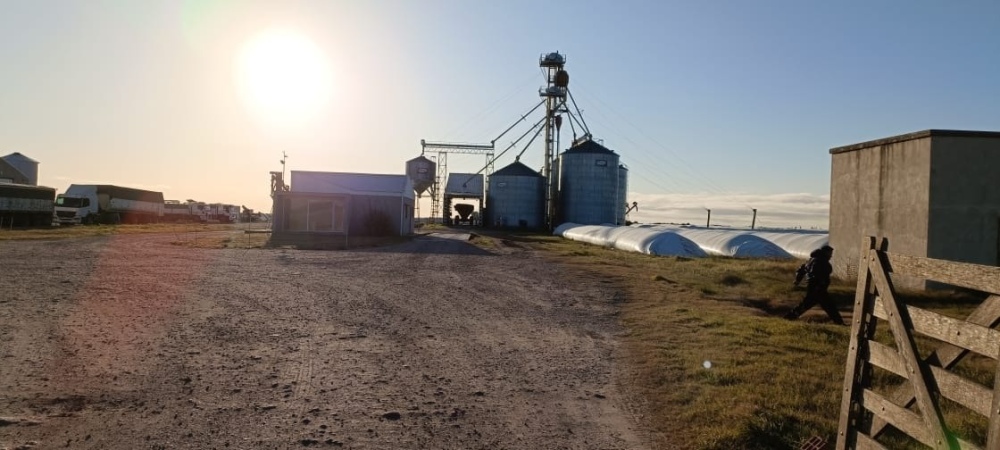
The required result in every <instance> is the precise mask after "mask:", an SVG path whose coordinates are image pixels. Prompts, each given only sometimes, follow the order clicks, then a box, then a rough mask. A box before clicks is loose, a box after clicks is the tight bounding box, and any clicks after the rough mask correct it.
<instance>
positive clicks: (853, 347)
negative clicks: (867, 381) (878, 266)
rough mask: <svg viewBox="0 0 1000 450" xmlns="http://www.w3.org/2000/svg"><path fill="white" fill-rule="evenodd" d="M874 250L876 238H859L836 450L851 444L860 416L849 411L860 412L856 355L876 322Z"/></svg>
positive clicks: (858, 370)
mask: <svg viewBox="0 0 1000 450" xmlns="http://www.w3.org/2000/svg"><path fill="white" fill-rule="evenodd" d="M873 249H875V238H874V237H871V236H869V237H866V238H862V240H861V251H860V252H859V253H860V258H859V261H858V284H857V287H856V288H855V291H854V292H855V294H854V321H853V323H852V324H851V342H850V344H848V350H847V363H846V364H845V366H846V367H845V369H844V388H843V391H842V392H841V395H842V397H841V399H840V422H839V424H838V426H837V444H836V446H835V447H834V448H835V449H836V450H846V449H847V446H848V445H850V442H849V441H851V440H852V439H851V436H852V434H849V432H850V431H851V430H850V428H851V425H852V424H854V423H857V422H858V421H859V419H860V417H856V416H855V414H854V413H852V411H856V412H857V413H860V412H861V411H857V409H858V408H852V405H854V404H855V403H857V401H858V397H859V396H858V393H859V392H860V390H861V389H862V388H863V387H862V386H861V384H862V383H861V382H860V381H861V380H859V378H861V377H859V374H861V373H863V371H862V370H861V369H862V366H863V365H864V361H862V360H861V359H860V358H859V355H860V353H859V351H858V350H859V348H860V343H861V342H862V339H864V340H867V339H869V336H868V334H869V331H868V330H869V329H870V328H871V326H873V325H874V324H875V322H877V320H876V319H875V316H874V315H873V314H872V309H873V308H874V307H875V299H874V296H872V295H870V294H869V291H871V288H872V283H871V280H872V277H871V271H870V269H869V267H868V266H869V262H870V260H871V258H870V256H869V252H870V251H871V250H873ZM858 415H860V414H858Z"/></svg>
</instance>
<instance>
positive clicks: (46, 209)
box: [0, 183, 56, 227]
mask: <svg viewBox="0 0 1000 450" xmlns="http://www.w3.org/2000/svg"><path fill="white" fill-rule="evenodd" d="M55 196H56V190H55V189H53V188H50V187H45V186H32V185H28V184H13V183H0V227H5V226H7V227H38V226H51V225H52V206H53V199H54V198H55Z"/></svg>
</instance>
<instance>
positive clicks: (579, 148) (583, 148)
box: [563, 139, 616, 155]
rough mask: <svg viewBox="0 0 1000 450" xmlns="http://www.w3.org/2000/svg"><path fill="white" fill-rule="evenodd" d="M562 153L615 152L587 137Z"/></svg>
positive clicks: (608, 153)
mask: <svg viewBox="0 0 1000 450" xmlns="http://www.w3.org/2000/svg"><path fill="white" fill-rule="evenodd" d="M563 153H564V154H566V153H603V154H606V155H614V154H616V153H615V152H614V151H612V150H610V149H608V148H607V147H605V146H603V145H601V144H598V143H597V142H594V141H593V140H590V139H588V140H586V141H583V142H581V143H579V144H576V145H574V146H572V147H570V148H569V150H566V151H565V152H563Z"/></svg>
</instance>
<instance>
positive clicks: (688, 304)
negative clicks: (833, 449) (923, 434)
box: [507, 235, 993, 449]
mask: <svg viewBox="0 0 1000 450" xmlns="http://www.w3.org/2000/svg"><path fill="white" fill-rule="evenodd" d="M507 238H509V239H517V240H519V241H521V242H523V243H527V244H529V245H532V246H534V247H536V248H540V249H543V250H545V251H546V253H547V254H548V255H549V257H550V258H551V259H552V260H553V261H554V262H557V263H560V264H563V265H566V266H567V267H569V268H570V269H571V270H573V271H575V272H578V273H579V276H585V277H597V278H599V279H602V280H606V281H608V282H612V283H615V284H616V285H618V286H620V287H621V288H622V289H623V291H624V293H625V297H624V302H623V305H622V316H621V321H622V323H623V325H624V326H625V328H626V330H627V336H626V337H625V338H624V341H625V345H626V349H627V351H626V354H627V359H628V363H629V364H628V367H629V369H628V375H627V379H626V380H625V382H626V384H627V385H629V386H630V389H633V395H634V400H635V401H636V402H637V403H639V404H640V405H641V406H643V407H644V409H645V410H646V411H647V412H648V413H649V414H648V416H646V417H644V420H645V422H646V423H645V424H644V425H646V426H647V427H648V428H649V429H651V430H653V431H654V433H655V434H656V435H657V436H659V437H660V438H662V439H663V442H664V443H668V442H669V443H671V444H672V445H673V446H676V445H680V447H679V448H690V449H735V448H739V449H797V448H799V446H800V445H801V443H802V441H804V440H806V439H808V438H810V437H813V436H820V437H822V438H824V439H828V440H829V441H830V443H831V444H832V442H833V440H834V436H835V434H836V428H837V422H838V414H839V411H840V391H841V388H842V382H843V379H844V362H845V359H846V354H847V347H848V342H849V332H850V327H845V326H839V325H834V324H832V323H831V322H829V319H827V318H826V316H825V314H824V313H823V312H822V310H821V309H819V308H818V307H816V308H814V309H813V310H812V311H810V312H809V313H807V314H806V315H804V316H803V317H802V318H801V319H800V320H798V321H788V320H784V319H782V318H781V315H782V314H784V312H786V311H787V310H789V309H791V308H792V307H793V306H795V305H796V304H797V303H798V302H799V301H800V300H801V298H802V296H803V295H804V292H803V291H801V290H793V289H792V286H791V281H792V278H793V274H794V271H795V268H796V267H797V266H798V264H800V263H801V262H799V261H774V260H748V259H736V258H722V257H713V258H704V259H687V258H675V257H653V256H647V255H640V254H634V253H626V252H622V251H617V250H612V249H607V248H602V247H597V246H592V245H587V244H582V243H578V242H573V241H568V240H563V239H560V238H555V237H550V236H528V235H524V236H511V237H507ZM830 292H831V295H832V297H833V298H834V299H836V301H837V302H838V303H839V304H841V305H842V306H843V307H844V309H845V310H844V311H843V313H844V316H845V320H850V312H849V307H848V306H849V305H850V304H851V303H852V301H853V298H854V284H853V283H850V284H849V283H845V282H835V283H834V285H833V286H832V287H831V289H830ZM908 301H909V302H910V304H915V305H918V306H921V307H925V308H928V309H932V310H936V311H938V312H942V313H945V314H948V315H952V316H954V317H962V318H964V317H965V316H966V315H968V313H969V312H971V310H972V308H973V307H974V306H975V302H976V301H977V299H976V298H974V297H955V296H952V295H942V294H908ZM885 328H886V327H882V328H881V332H880V333H879V335H878V339H879V340H880V341H883V342H885V343H889V342H891V341H892V339H891V336H889V335H888V333H886V332H885ZM919 345H920V347H921V349H922V354H925V355H926V354H927V353H928V352H929V351H930V349H931V348H932V345H933V343H932V342H930V341H929V340H920V341H919ZM958 371H959V372H963V371H964V373H963V374H964V375H966V376H969V377H970V378H973V379H977V380H978V381H980V382H982V383H983V384H985V385H987V386H991V385H992V384H991V383H992V371H993V369H992V368H991V366H989V363H988V361H986V360H985V358H980V359H970V361H969V363H967V364H965V367H962V368H959V370H958ZM875 375H876V380H877V384H878V386H880V388H879V389H878V390H879V391H887V390H888V389H890V388H892V387H894V386H895V385H898V384H899V383H900V382H901V381H902V380H899V379H895V378H894V376H891V375H886V374H883V373H881V372H879V371H876V373H875ZM944 408H945V414H946V417H947V420H948V423H949V424H950V425H951V426H952V431H954V432H955V433H956V434H958V435H960V436H962V437H963V438H966V439H969V440H971V441H973V442H977V441H978V442H982V443H985V436H984V435H983V433H985V420H983V419H981V418H980V417H979V416H976V415H975V414H973V413H970V412H966V411H964V410H961V409H959V408H954V407H953V405H949V404H945V405H944ZM887 438H888V440H887V441H885V442H886V443H887V444H891V445H889V447H890V448H923V447H921V446H919V445H917V444H915V443H913V442H910V441H908V439H907V438H904V437H902V436H899V435H887ZM674 448H675V447H674Z"/></svg>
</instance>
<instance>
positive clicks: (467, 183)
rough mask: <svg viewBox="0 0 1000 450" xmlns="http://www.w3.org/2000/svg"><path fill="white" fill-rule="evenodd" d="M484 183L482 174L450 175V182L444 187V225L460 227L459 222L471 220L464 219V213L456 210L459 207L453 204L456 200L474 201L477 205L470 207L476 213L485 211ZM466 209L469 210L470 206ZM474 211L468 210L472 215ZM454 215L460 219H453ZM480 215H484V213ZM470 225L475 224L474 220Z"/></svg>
mask: <svg viewBox="0 0 1000 450" xmlns="http://www.w3.org/2000/svg"><path fill="white" fill-rule="evenodd" d="M484 181H485V180H484V177H483V174H481V173H449V174H448V182H447V183H445V187H444V196H443V197H444V208H443V209H442V211H441V212H442V213H443V214H444V217H443V219H444V223H446V224H452V225H458V222H460V221H462V220H470V218H469V217H462V216H463V215H464V214H463V212H461V211H458V210H457V208H455V207H456V206H457V205H458V204H455V203H453V202H454V201H455V200H474V201H475V202H476V204H473V205H470V206H471V208H473V209H474V210H476V211H482V210H483V199H484V198H485V196H486V185H485V184H484ZM466 205H469V204H466ZM465 208H469V206H466V207H465ZM473 209H467V210H466V211H467V212H468V213H472V211H473ZM452 214H457V216H458V217H456V218H455V219H452ZM478 214H482V212H480V213H478ZM470 223H475V220H472V221H471V222H470Z"/></svg>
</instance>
